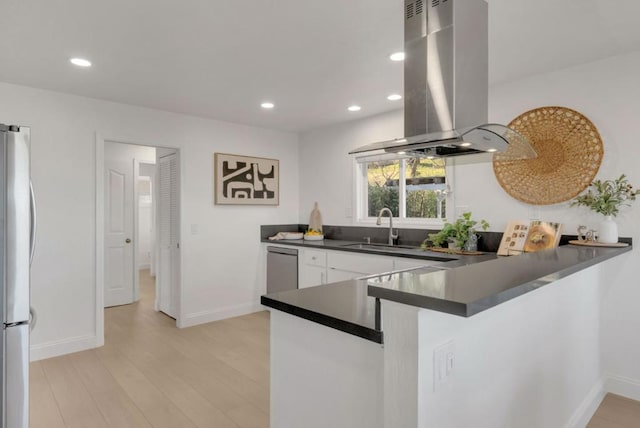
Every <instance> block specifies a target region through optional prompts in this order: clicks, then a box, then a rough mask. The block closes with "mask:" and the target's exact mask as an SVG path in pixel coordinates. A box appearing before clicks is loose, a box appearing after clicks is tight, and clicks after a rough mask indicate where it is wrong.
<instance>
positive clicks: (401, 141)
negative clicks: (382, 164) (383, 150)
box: [393, 138, 407, 143]
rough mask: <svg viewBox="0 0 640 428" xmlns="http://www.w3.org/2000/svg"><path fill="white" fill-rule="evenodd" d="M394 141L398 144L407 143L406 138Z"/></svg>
mask: <svg viewBox="0 0 640 428" xmlns="http://www.w3.org/2000/svg"><path fill="white" fill-rule="evenodd" d="M393 141H395V142H396V143H406V142H407V139H406V138H396V139H395V140H393Z"/></svg>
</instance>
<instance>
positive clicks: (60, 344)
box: [29, 335, 97, 361]
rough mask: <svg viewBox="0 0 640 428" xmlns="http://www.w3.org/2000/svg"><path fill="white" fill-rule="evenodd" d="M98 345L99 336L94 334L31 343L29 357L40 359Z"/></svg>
mask: <svg viewBox="0 0 640 428" xmlns="http://www.w3.org/2000/svg"><path fill="white" fill-rule="evenodd" d="M96 347H97V338H96V336H94V335H86V336H78V337H70V338H68V339H62V340H55V341H52V342H45V343H39V344H37V345H31V348H30V355H29V358H30V360H31V361H38V360H43V359H45V358H52V357H58V356H60V355H65V354H71V353H73V352H80V351H85V350H87V349H92V348H96Z"/></svg>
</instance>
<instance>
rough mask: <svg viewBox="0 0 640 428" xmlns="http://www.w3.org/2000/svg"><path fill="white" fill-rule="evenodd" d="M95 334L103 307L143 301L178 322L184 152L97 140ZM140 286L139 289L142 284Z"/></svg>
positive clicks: (101, 329)
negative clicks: (181, 154) (182, 159)
mask: <svg viewBox="0 0 640 428" xmlns="http://www.w3.org/2000/svg"><path fill="white" fill-rule="evenodd" d="M96 170H97V174H96V190H97V191H96V330H97V331H96V335H97V338H98V340H97V341H98V344H99V345H101V344H103V343H104V308H105V307H111V306H119V305H130V304H135V303H136V302H138V301H140V300H141V299H153V301H152V302H145V304H144V306H149V305H151V306H152V307H153V308H154V309H155V310H156V311H161V312H163V313H164V314H166V315H168V316H170V317H172V318H174V319H175V320H176V321H177V323H178V324H179V322H180V289H181V288H180V282H181V281H180V280H181V274H180V266H181V260H180V251H179V250H180V227H179V224H180V155H179V150H178V149H175V148H164V147H156V146H152V145H140V144H132V143H129V142H122V141H120V140H112V139H102V138H100V137H98V138H97V140H96ZM141 287H142V289H141Z"/></svg>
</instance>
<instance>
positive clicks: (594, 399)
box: [565, 379, 607, 428]
mask: <svg viewBox="0 0 640 428" xmlns="http://www.w3.org/2000/svg"><path fill="white" fill-rule="evenodd" d="M604 385H605V382H604V379H599V380H598V381H597V382H596V384H595V385H593V387H592V388H591V390H590V391H589V393H588V394H587V396H586V397H585V398H584V400H582V403H580V405H579V406H578V408H577V409H576V410H575V412H573V415H572V416H571V419H569V422H567V424H566V425H565V428H584V427H586V426H587V424H588V423H589V421H590V420H591V418H592V417H593V415H594V413H595V412H596V410H598V407H599V406H600V403H602V400H603V399H604V396H605V395H607V391H606V390H605V388H604Z"/></svg>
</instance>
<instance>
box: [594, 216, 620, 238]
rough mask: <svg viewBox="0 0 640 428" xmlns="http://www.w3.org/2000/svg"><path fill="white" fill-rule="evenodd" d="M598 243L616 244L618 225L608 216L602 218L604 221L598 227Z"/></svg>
mask: <svg viewBox="0 0 640 428" xmlns="http://www.w3.org/2000/svg"><path fill="white" fill-rule="evenodd" d="M598 242H601V243H603V244H615V243H616V242H618V225H617V224H616V222H615V221H614V220H613V217H611V216H610V215H607V216H604V220H602V222H601V223H600V226H599V227H598Z"/></svg>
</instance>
